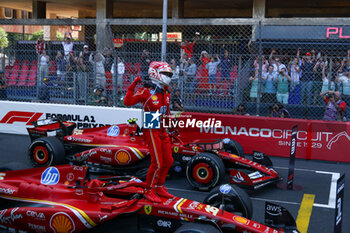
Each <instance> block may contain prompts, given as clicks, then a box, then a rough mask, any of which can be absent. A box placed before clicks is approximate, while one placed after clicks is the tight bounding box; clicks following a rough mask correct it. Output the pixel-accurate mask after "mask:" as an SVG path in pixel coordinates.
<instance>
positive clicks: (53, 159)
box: [28, 137, 65, 167]
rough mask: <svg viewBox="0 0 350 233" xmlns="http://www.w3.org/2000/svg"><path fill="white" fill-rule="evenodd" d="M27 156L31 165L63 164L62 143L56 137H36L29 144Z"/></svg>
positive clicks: (63, 152)
mask: <svg viewBox="0 0 350 233" xmlns="http://www.w3.org/2000/svg"><path fill="white" fill-rule="evenodd" d="M28 157H29V161H30V162H31V164H32V165H33V167H47V166H52V165H58V164H63V163H64V162H65V151H64V145H63V143H62V142H61V141H60V140H59V139H58V138H56V137H46V138H38V139H35V140H34V141H33V142H32V143H31V144H30V146H29V149H28Z"/></svg>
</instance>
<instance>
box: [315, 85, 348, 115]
mask: <svg viewBox="0 0 350 233" xmlns="http://www.w3.org/2000/svg"><path fill="white" fill-rule="evenodd" d="M320 96H321V97H322V99H323V101H324V102H325V103H326V105H327V107H326V110H325V112H324V117H323V120H325V121H345V120H346V119H345V108H346V103H345V102H344V101H342V100H341V97H340V92H339V91H324V92H321V93H320Z"/></svg>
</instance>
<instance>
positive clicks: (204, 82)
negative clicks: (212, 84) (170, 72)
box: [196, 65, 209, 91]
mask: <svg viewBox="0 0 350 233" xmlns="http://www.w3.org/2000/svg"><path fill="white" fill-rule="evenodd" d="M203 69H204V66H203V65H200V66H199V68H198V70H197V73H196V78H198V79H199V83H198V86H197V87H198V88H199V91H206V90H205V89H208V88H209V78H208V77H202V75H203V74H204V73H205V71H203Z"/></svg>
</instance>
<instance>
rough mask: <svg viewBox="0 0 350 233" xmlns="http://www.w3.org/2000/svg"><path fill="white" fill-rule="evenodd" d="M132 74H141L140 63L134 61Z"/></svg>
mask: <svg viewBox="0 0 350 233" xmlns="http://www.w3.org/2000/svg"><path fill="white" fill-rule="evenodd" d="M133 73H134V75H140V74H141V63H139V62H136V63H135V64H134V71H133Z"/></svg>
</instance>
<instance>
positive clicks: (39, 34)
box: [30, 29, 44, 40]
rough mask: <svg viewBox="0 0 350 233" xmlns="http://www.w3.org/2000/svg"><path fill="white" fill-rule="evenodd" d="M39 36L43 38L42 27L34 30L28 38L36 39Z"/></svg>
mask: <svg viewBox="0 0 350 233" xmlns="http://www.w3.org/2000/svg"><path fill="white" fill-rule="evenodd" d="M39 38H44V30H43V29H41V30H40V31H37V32H34V33H33V35H32V37H31V38H30V39H31V40H38V39H39Z"/></svg>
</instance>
